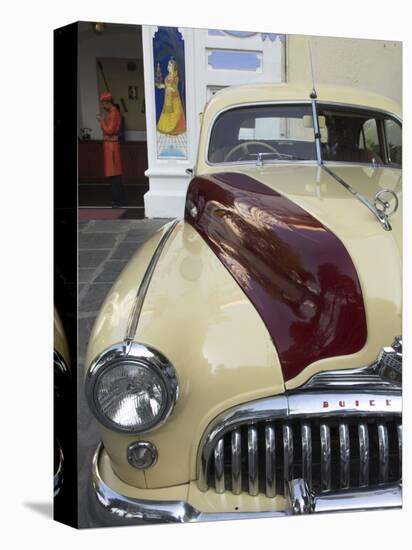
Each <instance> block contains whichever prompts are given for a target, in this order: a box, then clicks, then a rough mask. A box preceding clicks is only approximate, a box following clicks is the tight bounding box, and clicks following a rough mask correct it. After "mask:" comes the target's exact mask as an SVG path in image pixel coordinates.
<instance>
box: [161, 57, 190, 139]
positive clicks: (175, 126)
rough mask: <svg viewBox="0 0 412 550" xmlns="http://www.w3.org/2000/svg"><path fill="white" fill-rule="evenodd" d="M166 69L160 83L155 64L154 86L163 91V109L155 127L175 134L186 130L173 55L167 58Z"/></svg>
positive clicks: (166, 132) (169, 133)
mask: <svg viewBox="0 0 412 550" xmlns="http://www.w3.org/2000/svg"><path fill="white" fill-rule="evenodd" d="M167 71H168V74H167V76H166V78H165V79H164V83H162V77H161V73H160V67H159V65H158V66H157V71H156V73H157V74H156V84H155V86H156V88H159V89H164V91H165V97H164V103H163V109H162V113H161V115H160V118H159V121H158V123H157V129H158V130H159V132H161V133H162V134H168V135H171V136H176V135H178V134H182V133H183V132H185V131H186V117H185V112H184V109H183V104H182V100H181V99H180V94H179V87H178V86H179V76H178V71H177V63H176V60H175V59H174V58H173V57H171V58H170V59H169V62H168V64H167ZM159 73H160V75H159ZM159 76H160V78H159Z"/></svg>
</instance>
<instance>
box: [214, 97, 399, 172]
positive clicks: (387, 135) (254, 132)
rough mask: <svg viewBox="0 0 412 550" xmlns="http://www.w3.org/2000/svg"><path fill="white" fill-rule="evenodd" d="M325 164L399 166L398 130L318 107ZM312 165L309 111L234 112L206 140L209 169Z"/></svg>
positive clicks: (385, 121)
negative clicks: (246, 164)
mask: <svg viewBox="0 0 412 550" xmlns="http://www.w3.org/2000/svg"><path fill="white" fill-rule="evenodd" d="M318 115H319V116H318V118H319V130H320V139H321V154H322V159H323V160H324V161H336V162H349V163H354V162H355V163H365V164H377V165H379V164H385V165H390V166H393V167H401V165H402V128H401V126H400V124H399V122H398V121H397V120H395V119H394V118H392V117H390V116H389V115H385V114H382V113H377V112H375V111H370V110H365V109H359V108H351V107H342V106H333V105H326V104H322V103H320V104H318ZM308 160H316V147H315V134H314V128H313V117H312V106H311V105H310V104H301V105H260V106H249V107H238V108H234V109H231V110H228V111H225V112H224V113H222V114H221V115H220V116H219V117H218V118H217V120H216V122H215V124H214V126H213V129H212V132H211V136H210V141H209V150H208V161H209V162H210V163H212V164H219V163H230V162H232V163H238V162H255V163H256V162H257V163H268V162H281V161H283V162H290V161H308Z"/></svg>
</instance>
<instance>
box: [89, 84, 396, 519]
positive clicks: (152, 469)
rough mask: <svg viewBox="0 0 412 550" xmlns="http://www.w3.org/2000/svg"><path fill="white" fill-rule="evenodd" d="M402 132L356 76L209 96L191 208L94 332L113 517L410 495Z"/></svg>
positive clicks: (102, 473) (381, 503) (249, 511)
mask: <svg viewBox="0 0 412 550" xmlns="http://www.w3.org/2000/svg"><path fill="white" fill-rule="evenodd" d="M401 136H402V131H401V122H400V107H399V106H398V105H397V104H396V103H394V102H393V101H391V100H389V99H388V98H385V97H380V96H378V95H373V94H370V93H366V92H361V91H359V90H352V89H347V88H332V87H325V86H318V87H317V89H316V90H311V88H310V87H305V86H302V87H294V86H291V85H278V86H276V85H258V86H241V87H233V88H227V89H225V90H222V91H220V92H219V93H217V94H216V95H215V96H214V97H213V98H212V99H211V100H210V102H209V103H208V104H207V106H206V108H205V111H204V113H203V115H202V128H201V132H200V140H199V150H198V157H197V162H196V166H195V167H194V170H193V177H192V180H191V182H190V184H189V188H188V192H187V197H186V206H185V215H184V220H183V221H175V222H172V223H169V224H167V225H165V226H164V227H163V228H162V229H161V230H160V231H159V232H158V233H157V234H155V235H154V236H153V237H152V238H151V239H150V240H149V241H148V242H146V244H145V245H144V246H143V247H141V248H140V249H139V250H138V251H137V252H136V254H135V255H134V257H133V258H132V259H131V261H130V262H129V264H128V265H127V267H126V268H125V269H124V271H123V272H122V273H121V275H120V276H119V278H118V280H117V282H116V283H115V285H114V287H113V289H112V290H111V292H110V293H109V295H108V296H107V298H106V300H105V303H104V305H103V307H102V309H101V311H100V314H99V316H98V318H97V320H96V323H95V326H94V329H93V333H92V335H91V339H90V343H89V347H88V352H87V359H86V371H87V372H86V379H85V385H86V393H87V398H88V403H89V405H90V408H91V410H92V412H93V414H94V415H95V416H96V418H97V419H98V421H99V425H100V428H101V439H102V443H101V444H100V445H99V447H98V449H97V450H96V453H95V456H94V460H93V465H92V480H93V491H94V495H95V496H96V497H97V500H98V501H99V503H100V505H101V507H102V508H101V509H105V510H106V512H105V513H107V511H109V512H111V513H112V514H114V515H117V516H122V517H123V518H132V519H140V520H144V521H154V522H167V521H169V522H172V521H174V522H185V521H201V520H210V519H226V518H245V517H257V516H276V515H287V514H294V513H316V512H325V511H341V510H364V509H372V508H379V509H384V508H393V507H399V506H401V473H402V464H401V460H402V419H401V377H402V338H401V331H402V322H401V313H402V301H401V285H402V270H401V250H402V243H401V238H402V227H401V222H402V218H401V162H402V158H401V157H402V137H401Z"/></svg>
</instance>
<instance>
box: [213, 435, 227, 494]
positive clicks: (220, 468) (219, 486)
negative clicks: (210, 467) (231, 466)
mask: <svg viewBox="0 0 412 550" xmlns="http://www.w3.org/2000/svg"><path fill="white" fill-rule="evenodd" d="M214 459H215V484H216V492H217V493H219V494H221V493H224V492H225V475H224V474H225V455H224V449H223V439H219V441H218V442H217V445H216V447H215V450H214Z"/></svg>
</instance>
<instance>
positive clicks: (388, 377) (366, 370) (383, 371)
mask: <svg viewBox="0 0 412 550" xmlns="http://www.w3.org/2000/svg"><path fill="white" fill-rule="evenodd" d="M334 389H336V390H338V389H340V390H345V389H347V390H363V389H364V390H369V391H371V390H372V391H379V390H382V391H388V390H390V391H399V392H401V390H402V337H401V336H397V337H396V338H395V339H394V341H393V342H392V345H390V346H386V347H384V348H383V349H382V351H381V352H380V353H379V355H378V357H377V359H376V361H374V362H373V363H372V364H371V365H367V366H365V367H361V368H358V369H340V370H330V371H323V372H319V373H317V374H314V375H313V376H312V377H311V378H309V380H308V381H307V382H305V383H304V384H303V385H302V386H300V388H299V390H301V391H302V390H334Z"/></svg>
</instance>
